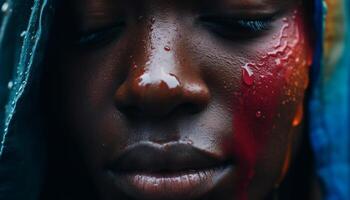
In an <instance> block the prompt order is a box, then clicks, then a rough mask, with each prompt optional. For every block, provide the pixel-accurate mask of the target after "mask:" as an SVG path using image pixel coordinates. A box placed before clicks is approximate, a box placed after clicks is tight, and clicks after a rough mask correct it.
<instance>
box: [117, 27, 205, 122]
mask: <svg viewBox="0 0 350 200" xmlns="http://www.w3.org/2000/svg"><path fill="white" fill-rule="evenodd" d="M162 30H163V31H165V33H162ZM152 31H153V32H156V33H152ZM152 31H151V33H150V35H149V36H148V37H147V36H146V38H148V41H147V39H146V40H145V39H144V38H143V39H142V41H146V45H145V48H144V49H143V52H140V51H137V50H135V52H134V53H133V55H134V56H133V59H134V60H133V61H130V62H129V63H134V64H131V66H130V70H129V74H128V77H127V78H126V80H125V81H124V82H123V83H122V84H121V85H120V86H119V87H118V88H117V90H116V92H115V102H116V105H117V107H118V108H119V110H121V111H122V112H125V113H127V114H132V115H137V116H140V115H143V116H156V117H163V116H165V115H168V114H170V113H173V112H174V111H175V112H178V111H181V112H184V111H185V112H188V113H195V112H199V111H201V110H202V109H204V108H205V107H206V106H207V104H208V103H209V100H210V92H209V89H208V87H207V84H206V83H205V81H204V80H203V78H202V77H201V75H200V72H199V70H198V67H196V66H194V65H193V63H191V59H189V58H184V56H183V55H184V54H180V53H179V52H181V51H183V49H182V47H181V45H178V44H177V42H176V41H177V40H176V36H174V34H175V33H173V31H172V30H169V29H166V28H164V26H163V27H162V28H161V30H157V29H156V28H152ZM162 38H163V39H162ZM185 60H186V61H185Z"/></svg>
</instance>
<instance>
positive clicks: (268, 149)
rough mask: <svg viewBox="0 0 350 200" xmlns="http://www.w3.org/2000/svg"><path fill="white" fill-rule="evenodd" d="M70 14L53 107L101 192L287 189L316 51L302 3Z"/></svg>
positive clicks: (69, 6) (83, 2) (222, 193)
mask: <svg viewBox="0 0 350 200" xmlns="http://www.w3.org/2000/svg"><path fill="white" fill-rule="evenodd" d="M60 10H61V11H58V16H59V17H57V18H58V20H57V26H56V28H55V38H54V39H53V40H54V41H55V42H54V45H52V47H53V48H51V49H52V50H51V51H52V52H51V53H50V60H49V63H48V64H47V66H49V67H48V69H47V70H46V71H47V77H48V78H47V79H48V80H49V81H48V83H47V85H49V86H48V88H49V89H48V90H49V91H48V92H47V93H46V94H49V95H50V98H49V99H50V100H49V101H48V102H49V103H48V102H46V104H47V107H51V108H49V109H48V110H50V111H49V114H50V116H54V117H49V120H51V121H53V122H50V124H56V125H55V126H56V127H57V128H56V130H55V131H56V132H57V133H58V134H62V135H63V137H64V138H66V140H67V141H70V142H67V149H69V150H67V152H68V153H67V154H69V157H72V160H75V161H76V160H79V164H78V165H79V166H81V167H82V168H84V169H86V172H85V171H84V170H83V171H84V173H82V174H83V175H82V176H84V177H88V178H86V180H88V181H89V182H91V185H92V186H91V187H92V188H94V189H93V190H94V191H92V190H91V191H89V190H86V189H85V190H84V189H82V191H84V192H85V193H87V194H90V193H91V194H92V193H96V194H97V196H98V197H97V198H98V199H101V200H111V199H164V200H166V199H179V200H181V199H223V200H225V199H239V200H245V199H253V200H259V199H265V198H266V197H267V196H268V195H269V194H270V193H271V191H272V190H273V189H274V188H276V187H278V186H279V184H280V183H281V182H282V180H283V179H284V177H285V175H286V174H287V171H288V168H289V166H290V163H291V162H292V160H293V159H292V158H293V156H294V154H295V153H296V152H297V150H298V148H297V147H298V145H297V144H298V143H299V142H300V139H301V135H302V118H303V109H304V108H303V102H304V95H305V91H306V89H307V87H308V80H309V77H308V76H309V67H310V65H311V58H312V49H311V44H310V41H309V38H308V34H309V33H308V29H307V28H306V27H307V23H306V17H305V14H304V13H305V11H304V9H303V6H302V4H301V3H298V1H295V0H283V1H277V0H219V1H211V0H206V1H196V0H190V1H181V0H172V1H170V0H169V1H168V0H166V1H164V0H159V1H157V0H139V1H133V0H132V1H130V0H129V1H125V0H117V1H115V0H72V1H67V2H64V3H62V5H61V9H60ZM63 11H64V12H63ZM53 60H54V61H53ZM57 124H59V125H57ZM52 132H54V131H52ZM50 134H51V133H50ZM50 137H51V136H50ZM52 137H53V136H52ZM55 138H57V136H56V137H55ZM61 140H62V142H65V141H63V139H61ZM55 142H57V141H55ZM68 144H69V145H68ZM77 163H78V161H77ZM67 165H70V164H69V163H68V164H67ZM71 174H73V175H74V173H71ZM68 179H69V178H68ZM78 182H79V180H78ZM82 182H83V181H82ZM82 185H84V184H81V186H82ZM75 187H76V188H78V187H79V186H75ZM73 190H74V189H73ZM77 190H78V189H77ZM95 190H96V191H95ZM66 199H69V198H66Z"/></svg>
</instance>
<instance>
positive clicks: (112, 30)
mask: <svg viewBox="0 0 350 200" xmlns="http://www.w3.org/2000/svg"><path fill="white" fill-rule="evenodd" d="M124 27H125V24H124V23H116V24H114V25H112V26H107V27H103V28H99V29H95V30H89V31H86V32H82V33H79V34H77V36H76V37H75V43H76V44H77V45H82V46H86V45H103V44H106V43H108V42H111V41H113V40H114V39H117V38H119V36H120V34H121V33H122V32H123V30H124Z"/></svg>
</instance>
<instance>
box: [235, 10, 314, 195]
mask: <svg viewBox="0 0 350 200" xmlns="http://www.w3.org/2000/svg"><path fill="white" fill-rule="evenodd" d="M302 20H303V19H302V16H300V14H299V13H298V12H297V11H295V12H294V15H293V16H292V17H289V18H284V19H281V24H282V26H281V29H280V31H279V32H278V34H276V35H275V36H273V38H272V40H271V42H268V43H267V45H266V48H264V50H262V51H260V52H259V53H258V54H259V56H256V57H257V59H255V60H251V61H250V62H249V63H247V64H245V65H243V66H242V85H241V89H240V92H239V93H236V94H235V95H234V100H233V107H234V112H233V122H232V123H233V134H234V135H233V145H232V146H233V148H232V151H233V154H234V156H235V158H236V159H237V163H238V170H239V172H238V173H237V174H238V175H239V183H238V186H237V190H236V191H237V195H238V199H240V200H245V199H247V198H248V194H247V193H248V186H249V183H250V182H251V180H252V179H253V178H254V173H255V167H256V164H257V161H258V156H259V154H260V153H262V152H263V150H264V146H265V144H266V143H267V141H268V140H269V137H270V133H271V132H272V130H273V129H274V122H275V121H276V118H277V117H278V116H277V115H278V109H279V108H280V106H283V105H285V104H286V106H287V105H288V103H291V102H292V101H293V100H294V101H296V100H295V98H294V99H293V98H292V97H291V99H284V98H282V97H284V95H285V91H287V90H286V89H290V90H291V93H292V92H293V91H294V92H295V93H297V92H298V91H300V90H299V89H300V88H299V86H298V84H299V83H295V84H296V85H294V83H293V84H291V83H290V82H291V79H292V78H291V77H293V76H294V77H295V76H297V75H298V73H302V71H303V70H305V68H306V67H307V66H308V65H309V64H310V63H308V60H310V58H311V56H310V55H311V53H310V52H311V50H310V49H311V48H309V46H308V44H309V43H308V42H306V41H305V40H306V38H305V35H306V34H305V32H304V28H303V24H304V23H303V21H302ZM308 56H309V57H308ZM293 81H294V79H293ZM298 88H299V89H298ZM282 117H283V116H282ZM282 134H283V133H282ZM286 134H287V133H286Z"/></svg>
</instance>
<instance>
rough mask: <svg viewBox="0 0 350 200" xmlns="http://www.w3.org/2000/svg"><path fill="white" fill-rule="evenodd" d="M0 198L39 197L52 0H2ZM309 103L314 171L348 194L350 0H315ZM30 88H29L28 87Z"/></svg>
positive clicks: (344, 199)
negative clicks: (42, 88)
mask: <svg viewBox="0 0 350 200" xmlns="http://www.w3.org/2000/svg"><path fill="white" fill-rule="evenodd" d="M0 7H1V12H0V199H1V200H2V199H4V200H5V199H6V200H22V199H26V200H37V199H39V194H40V189H41V188H42V185H43V175H44V174H45V157H46V156H45V142H44V141H43V139H42V138H43V137H42V134H43V132H44V130H42V129H43V128H42V126H41V119H40V115H39V112H38V109H39V105H38V102H39V99H38V98H39V94H38V89H37V88H38V85H39V83H38V80H39V76H40V70H41V67H40V66H41V65H42V63H43V57H44V52H45V51H46V48H47V39H48V36H49V30H50V25H51V22H52V18H53V15H54V10H55V9H54V8H55V5H54V0H6V1H4V0H0ZM314 10H315V13H314V28H315V30H316V33H317V34H316V36H315V37H316V48H315V56H314V62H313V67H312V70H311V80H312V81H311V94H310V98H309V101H308V114H307V116H308V118H309V119H308V120H309V122H310V126H309V136H310V140H311V144H312V147H313V151H314V155H315V159H316V160H315V162H316V163H315V171H316V172H317V174H318V176H319V178H320V180H321V182H322V185H323V186H324V187H323V188H324V194H325V199H327V200H348V199H350V189H349V188H350V184H349V181H350V173H349V168H350V161H349V158H350V156H349V148H348V147H349V125H348V123H349V115H348V113H349V103H350V101H349V96H348V95H349V89H348V86H349V84H350V81H349V74H350V73H349V68H350V32H349V30H350V0H315V2H314ZM29 91H30V92H29Z"/></svg>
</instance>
